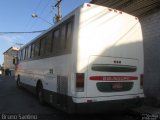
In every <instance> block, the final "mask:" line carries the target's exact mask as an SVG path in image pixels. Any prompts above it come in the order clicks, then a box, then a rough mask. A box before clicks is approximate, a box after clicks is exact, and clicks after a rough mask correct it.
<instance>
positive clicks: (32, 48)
mask: <svg viewBox="0 0 160 120" xmlns="http://www.w3.org/2000/svg"><path fill="white" fill-rule="evenodd" d="M34 46H35V44H34V43H33V44H32V47H31V58H34Z"/></svg>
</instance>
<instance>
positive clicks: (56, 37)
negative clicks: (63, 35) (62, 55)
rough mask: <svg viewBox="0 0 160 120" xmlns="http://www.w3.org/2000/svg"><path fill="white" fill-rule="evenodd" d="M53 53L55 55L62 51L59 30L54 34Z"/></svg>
mask: <svg viewBox="0 0 160 120" xmlns="http://www.w3.org/2000/svg"><path fill="white" fill-rule="evenodd" d="M52 40H53V51H54V53H55V52H56V51H58V50H59V49H60V41H59V29H58V30H56V31H54V32H53V39H52Z"/></svg>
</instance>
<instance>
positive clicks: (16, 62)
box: [13, 57, 18, 65]
mask: <svg viewBox="0 0 160 120" xmlns="http://www.w3.org/2000/svg"><path fill="white" fill-rule="evenodd" d="M13 64H14V65H17V64H18V60H17V57H15V58H13Z"/></svg>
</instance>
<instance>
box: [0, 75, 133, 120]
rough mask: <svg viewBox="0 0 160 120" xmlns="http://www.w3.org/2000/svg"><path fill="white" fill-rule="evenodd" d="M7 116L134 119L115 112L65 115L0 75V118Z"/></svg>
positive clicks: (61, 119) (57, 119)
mask: <svg viewBox="0 0 160 120" xmlns="http://www.w3.org/2000/svg"><path fill="white" fill-rule="evenodd" d="M27 115H28V116H27ZM7 117H8V118H9V117H12V119H17V118H19V119H22V118H26V119H31V118H32V119H41V120H51V119H53V120H82V119H85V120H91V119H92V120H106V119H107V120H134V119H133V118H132V117H131V116H128V115H121V114H117V113H114V114H112V115H109V114H101V115H100V114H99V115H67V114H65V113H63V112H61V111H59V110H57V109H55V108H53V107H50V106H49V105H45V106H42V105H40V104H39V103H38V101H37V98H36V97H35V95H33V94H32V93H30V92H28V91H27V90H25V89H18V88H17V87H16V82H15V80H14V78H13V77H0V119H5V118H6V119H7Z"/></svg>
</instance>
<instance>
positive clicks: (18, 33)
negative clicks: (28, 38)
mask: <svg viewBox="0 0 160 120" xmlns="http://www.w3.org/2000/svg"><path fill="white" fill-rule="evenodd" d="M44 31H46V30H39V31H29V32H0V34H26V33H40V32H44Z"/></svg>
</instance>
